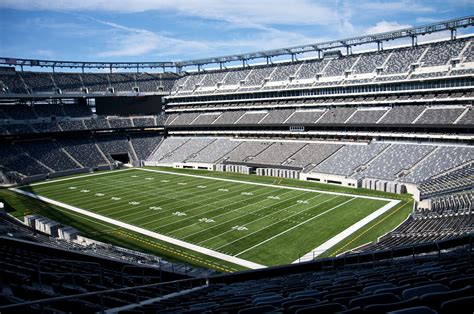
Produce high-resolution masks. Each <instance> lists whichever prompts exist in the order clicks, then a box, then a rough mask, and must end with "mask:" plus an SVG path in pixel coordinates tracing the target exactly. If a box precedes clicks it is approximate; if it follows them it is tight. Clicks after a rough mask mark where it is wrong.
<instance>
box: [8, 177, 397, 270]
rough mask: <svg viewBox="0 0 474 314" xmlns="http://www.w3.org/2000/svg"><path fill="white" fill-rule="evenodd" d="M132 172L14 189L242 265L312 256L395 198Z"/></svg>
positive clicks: (356, 227) (367, 220)
mask: <svg viewBox="0 0 474 314" xmlns="http://www.w3.org/2000/svg"><path fill="white" fill-rule="evenodd" d="M248 178H249V179H248V181H243V180H232V179H226V178H219V177H218V176H217V177H207V176H200V175H193V174H189V173H184V172H183V173H180V172H175V171H173V172H170V171H162V170H154V169H143V168H133V169H125V170H119V171H112V172H103V173H101V172H99V173H96V174H88V175H82V176H76V177H71V178H66V179H59V180H55V181H45V182H40V183H35V184H31V185H29V186H23V187H20V188H18V189H14V191H16V192H20V193H22V194H26V195H28V196H31V197H36V198H39V199H41V200H42V201H45V202H48V203H51V204H53V205H56V206H60V207H62V208H65V209H67V210H70V211H76V212H78V213H80V214H83V215H87V216H89V217H90V218H91V219H97V220H102V221H104V222H107V223H110V224H112V225H115V226H117V227H118V228H121V229H122V230H128V231H132V232H135V233H137V234H142V235H144V236H147V237H152V238H155V239H157V240H160V241H165V242H168V243H172V244H173V245H177V246H180V247H183V248H186V249H189V250H192V251H196V252H199V253H202V254H205V255H208V256H212V257H214V258H217V259H221V260H225V261H227V262H230V263H234V264H238V265H241V266H244V267H248V268H259V267H265V266H273V265H280V264H285V263H292V262H294V261H296V260H298V259H299V258H301V257H303V256H305V255H306V256H317V255H319V254H321V253H323V252H324V250H326V249H328V248H330V247H331V246H333V245H334V244H337V243H338V242H339V241H341V240H342V239H344V238H346V237H348V236H350V235H351V234H352V233H353V232H355V231H357V230H358V229H360V228H361V227H363V226H364V225H365V224H367V223H369V222H370V221H372V220H373V219H375V218H377V217H378V216H380V215H382V214H383V213H384V212H386V211H388V210H390V209H391V208H392V207H393V206H395V205H396V204H397V203H398V202H399V201H397V200H391V199H385V198H378V197H370V196H361V195H350V194H344V193H336V192H327V191H326V192H323V191H316V190H311V189H305V188H296V187H289V186H281V185H273V184H263V183H258V182H252V181H251V176H249V177H248Z"/></svg>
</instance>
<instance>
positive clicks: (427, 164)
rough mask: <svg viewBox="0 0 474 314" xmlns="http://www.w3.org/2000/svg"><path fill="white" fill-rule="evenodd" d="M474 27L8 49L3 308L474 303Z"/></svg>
mask: <svg viewBox="0 0 474 314" xmlns="http://www.w3.org/2000/svg"><path fill="white" fill-rule="evenodd" d="M472 26H474V16H468V17H462V18H456V19H451V20H446V21H441V22H432V23H430V24H424V25H422V26H417V27H409V28H402V29H398V30H394V31H388V32H383V33H375V34H361V35H360V36H357V37H351V38H345V39H337V38H334V39H333V40H328V41H322V42H319V43H311V44H307V45H300V46H293V47H287V48H281V49H272V50H264V51H258V52H250V53H243V54H234V55H225V56H220V57H209V58H205V57H206V56H203V58H199V59H189V60H185V61H165V62H132V61H131V62H122V61H120V62H102V61H94V62H90V61H61V60H46V59H40V58H37V59H27V58H16V57H15V56H7V57H0V89H1V90H0V137H1V139H0V141H1V147H2V149H1V150H0V185H1V189H0V202H1V203H0V205H1V206H0V222H1V223H0V240H1V241H0V250H1V253H0V264H1V267H0V286H1V287H2V292H1V293H0V313H97V312H99V313H274V312H277V313H387V312H390V313H472V312H473V311H474V258H473V255H472V251H473V241H474V235H473V232H474V216H473V210H474V189H473V188H474V177H473V175H474V148H473V146H472V145H473V142H474V137H473V136H474V135H473V133H474V109H473V103H474V90H473V86H474V80H473V79H474V35H473V34H472V32H471V31H472ZM433 35H439V36H433ZM424 36H427V38H431V39H428V40H423V39H424V38H425V37H424ZM430 36H432V37H430ZM432 38H434V39H432ZM392 41H400V42H402V44H400V45H392V46H391V45H390V42H392ZM367 47H370V48H367ZM307 55H311V57H306V56H307ZM303 56H305V57H303Z"/></svg>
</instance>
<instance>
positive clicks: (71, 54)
mask: <svg viewBox="0 0 474 314" xmlns="http://www.w3.org/2000/svg"><path fill="white" fill-rule="evenodd" d="M473 13H474V1H472V0H458V1H457V0H450V1H446V0H429V1H416V0H391V1H367V0H353V1H343V0H333V1H329V0H328V1H311V0H290V1H288V0H261V1H259V0H220V1H217V0H194V1H193V0H122V1H118V0H117V1H112V0H95V1H93V0H75V1H70V0H0V56H3V57H16V58H34V59H58V60H80V61H177V60H187V59H192V58H202V57H211V56H219V55H227V54H235V53H241V52H251V51H257V50H263V49H272V48H281V47H286V46H295V45H300V44H308V43H315V42H320V41H325V40H332V39H340V38H345V37H350V36H356V35H361V34H366V33H377V32H383V31H389V30H393V29H398V28H403V27H409V26H414V25H423V24H426V23H430V22H433V21H439V20H445V19H450V18H455V17H462V16H467V15H470V14H473ZM464 32H465V31H464ZM468 32H472V29H470V30H468ZM445 35H446V34H441V35H434V37H433V36H432V37H433V38H436V36H438V37H439V36H445ZM425 39H427V38H425ZM430 39H432V38H430ZM420 40H421V41H422V40H423V39H421V38H420Z"/></svg>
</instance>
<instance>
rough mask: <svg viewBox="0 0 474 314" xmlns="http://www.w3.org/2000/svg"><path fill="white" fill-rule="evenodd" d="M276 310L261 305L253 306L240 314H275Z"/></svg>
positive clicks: (269, 306)
mask: <svg viewBox="0 0 474 314" xmlns="http://www.w3.org/2000/svg"><path fill="white" fill-rule="evenodd" d="M275 310H276V308H275V307H273V306H271V305H259V306H252V307H249V308H246V309H243V310H240V311H239V314H260V313H272V312H275Z"/></svg>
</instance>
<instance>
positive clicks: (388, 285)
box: [362, 283, 397, 294]
mask: <svg viewBox="0 0 474 314" xmlns="http://www.w3.org/2000/svg"><path fill="white" fill-rule="evenodd" d="M396 287H397V286H396V285H394V284H393V283H381V284H378V285H373V286H368V287H365V288H364V289H363V290H362V293H364V294H366V293H373V292H375V291H377V290H380V289H387V288H396Z"/></svg>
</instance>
